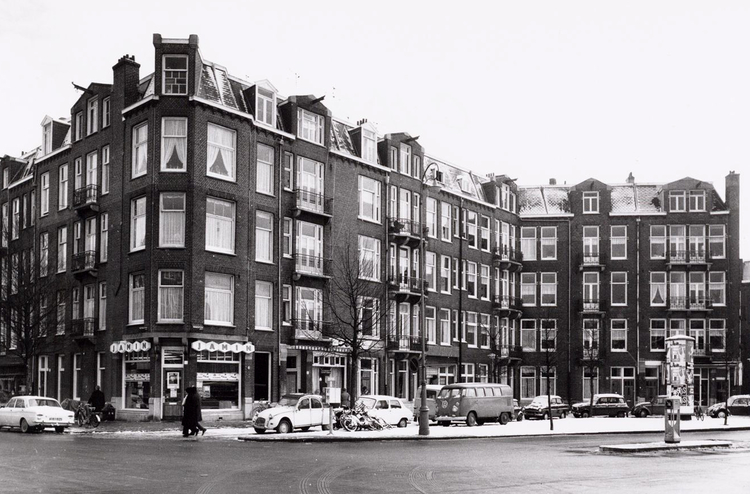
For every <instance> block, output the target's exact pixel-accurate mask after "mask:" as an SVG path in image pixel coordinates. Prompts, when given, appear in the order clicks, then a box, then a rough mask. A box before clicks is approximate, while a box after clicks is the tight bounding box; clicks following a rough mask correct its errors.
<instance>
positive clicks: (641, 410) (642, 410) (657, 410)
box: [630, 395, 669, 417]
mask: <svg viewBox="0 0 750 494" xmlns="http://www.w3.org/2000/svg"><path fill="white" fill-rule="evenodd" d="M667 398H669V396H667V395H659V396H656V397H654V398H653V399H652V400H651V401H642V402H640V403H636V405H635V406H634V407H633V409H632V410H630V415H632V416H634V417H648V416H649V415H664V403H665V401H666V399H667Z"/></svg>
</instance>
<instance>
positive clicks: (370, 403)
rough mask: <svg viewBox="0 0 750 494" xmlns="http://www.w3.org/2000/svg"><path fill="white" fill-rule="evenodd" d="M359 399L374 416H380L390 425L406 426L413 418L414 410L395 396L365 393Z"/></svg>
mask: <svg viewBox="0 0 750 494" xmlns="http://www.w3.org/2000/svg"><path fill="white" fill-rule="evenodd" d="M359 401H361V402H362V404H363V405H364V406H365V408H367V413H368V414H369V415H370V416H372V417H380V418H382V419H383V420H385V421H386V422H388V423H389V424H390V425H397V426H399V427H406V425H407V424H408V423H409V421H410V420H411V418H412V412H411V411H410V410H409V409H408V408H406V407H405V406H404V403H403V402H402V401H401V400H399V399H398V398H396V397H395V396H385V395H364V396H360V397H359Z"/></svg>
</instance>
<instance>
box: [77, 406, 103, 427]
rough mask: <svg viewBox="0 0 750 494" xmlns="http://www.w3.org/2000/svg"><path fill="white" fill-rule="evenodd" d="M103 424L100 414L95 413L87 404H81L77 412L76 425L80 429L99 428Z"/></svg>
mask: <svg viewBox="0 0 750 494" xmlns="http://www.w3.org/2000/svg"><path fill="white" fill-rule="evenodd" d="M101 422H102V417H101V413H100V412H95V411H94V410H93V409H92V408H91V407H90V406H89V405H88V404H87V403H81V404H80V405H78V408H77V409H76V411H75V423H76V425H77V426H78V427H83V426H91V427H94V428H96V427H99V424H100V423H101Z"/></svg>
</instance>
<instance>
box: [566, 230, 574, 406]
mask: <svg viewBox="0 0 750 494" xmlns="http://www.w3.org/2000/svg"><path fill="white" fill-rule="evenodd" d="M570 234H571V228H570V218H568V304H567V305H568V383H567V384H568V400H570V399H571V394H570V383H571V379H570V375H571V371H572V369H571V361H572V360H573V359H572V358H571V357H572V355H571V354H570V349H571V341H570V340H571V338H570V335H571V334H572V332H571V330H570V325H571V322H572V318H571V315H570V312H571V309H570V305H571V304H570V295H571V293H573V285H572V282H571V278H572V273H573V271H572V269H573V264H572V260H571V258H572V253H571V250H570V249H571V247H572V240H571V237H570Z"/></svg>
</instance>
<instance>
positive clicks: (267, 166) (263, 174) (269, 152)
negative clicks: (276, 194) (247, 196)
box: [255, 144, 274, 195]
mask: <svg viewBox="0 0 750 494" xmlns="http://www.w3.org/2000/svg"><path fill="white" fill-rule="evenodd" d="M273 163H274V149H273V148H272V147H271V146H266V145H265V144H258V159H257V162H256V174H257V183H256V184H255V187H256V188H255V190H256V191H257V192H260V193H262V194H271V195H273V177H274V175H273Z"/></svg>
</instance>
